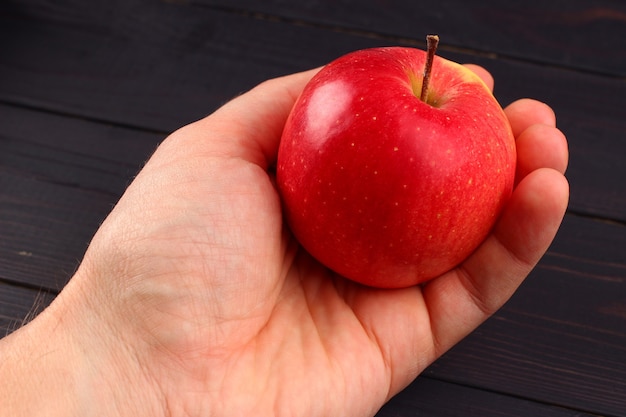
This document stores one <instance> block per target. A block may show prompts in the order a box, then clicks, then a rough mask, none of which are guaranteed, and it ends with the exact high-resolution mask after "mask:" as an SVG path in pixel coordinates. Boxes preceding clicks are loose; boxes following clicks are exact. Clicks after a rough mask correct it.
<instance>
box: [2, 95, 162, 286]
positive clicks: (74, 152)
mask: <svg viewBox="0 0 626 417" xmlns="http://www.w3.org/2000/svg"><path fill="white" fill-rule="evenodd" d="M0 126H2V132H1V133H0V149H1V152H0V236H1V237H2V239H0V279H4V280H10V281H12V282H22V283H27V284H30V285H37V286H43V287H45V288H48V289H60V288H62V287H63V285H64V284H65V282H66V281H67V279H68V278H69V277H70V276H71V274H72V273H73V271H74V269H75V268H76V266H77V264H78V262H79V260H80V259H81V258H82V254H83V252H84V250H85V249H86V247H87V244H88V242H89V241H90V240H91V237H92V235H93V233H95V231H96V229H97V228H98V225H99V224H100V223H101V222H102V220H103V219H104V218H105V216H106V215H107V214H108V212H109V211H110V209H111V207H112V206H113V205H114V204H115V202H116V201H117V200H118V198H119V196H120V195H121V194H122V193H123V191H124V189H125V188H126V186H127V184H128V183H129V182H130V180H131V179H132V177H133V176H134V175H135V174H136V173H137V171H138V170H139V168H140V166H141V165H142V163H143V161H145V160H146V159H147V158H148V157H149V156H150V154H151V153H152V151H153V150H154V149H155V148H156V146H157V143H158V142H159V141H160V140H161V139H162V137H163V135H162V134H156V133H150V132H142V131H136V130H131V129H126V128H121V127H115V126H110V125H102V124H97V123H93V122H90V121H87V120H81V119H74V118H69V117H61V116H58V115H53V114H46V113H42V112H37V111H30V110H24V109H19V108H12V107H9V106H5V105H0Z"/></svg>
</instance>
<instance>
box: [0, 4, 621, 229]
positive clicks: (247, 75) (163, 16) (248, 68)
mask: <svg viewBox="0 0 626 417" xmlns="http://www.w3.org/2000/svg"><path fill="white" fill-rule="evenodd" d="M50 7H52V6H50ZM85 7H86V6H85ZM85 7H83V8H78V9H77V10H78V11H83V12H84V11H85V10H86V9H85ZM85 13H86V12H85ZM145 13H147V14H148V15H154V18H153V20H150V19H143V20H139V19H138V18H137V17H133V16H139V14H137V13H134V14H133V13H131V14H129V15H126V14H124V15H121V14H122V11H120V12H119V13H117V14H116V15H114V16H110V15H109V14H106V13H104V14H103V15H104V16H107V17H108V18H111V19H112V21H113V22H118V21H121V22H118V23H117V24H115V25H114V24H113V23H109V26H106V25H105V23H103V22H102V21H101V20H93V19H96V18H97V16H91V15H88V16H83V15H82V14H80V13H79V12H77V11H72V12H70V11H68V10H65V9H61V10H58V11H57V14H56V15H52V16H53V17H54V19H56V20H51V19H52V18H51V17H48V20H46V21H40V20H35V17H37V18H40V19H44V17H45V16H39V15H36V16H35V17H32V16H31V17H28V15H23V14H19V15H8V16H7V15H4V16H2V17H0V25H2V27H4V28H5V31H7V33H10V34H11V36H10V38H11V39H12V40H13V41H12V43H11V45H4V46H5V47H4V48H3V50H4V51H5V52H4V53H3V54H2V55H1V56H0V100H4V101H5V102H8V103H19V104H21V105H28V106H36V107H38V108H43V109H51V110H53V111H57V112H64V113H69V114H74V115H78V116H80V117H87V118H93V119H96V120H102V121H108V122H112V123H116V124H124V125H133V126H141V127H145V128H148V129H152V130H162V131H169V130H173V129H175V128H177V127H179V126H181V125H183V124H185V123H187V122H189V121H191V120H194V119H197V118H199V117H202V116H203V115H205V114H207V113H209V112H210V111H212V110H213V109H215V108H216V107H218V106H219V105H220V104H222V103H223V102H224V101H226V100H227V99H229V98H230V97H233V96H234V95H237V94H238V93H239V92H241V91H243V90H246V89H248V88H250V87H252V86H253V85H254V84H256V83H257V82H260V81H261V80H263V79H265V78H268V77H272V76H276V75H279V74H282V73H286V72H292V71H296V70H300V69H305V68H309V67H312V66H315V65H319V64H322V63H325V62H327V61H328V60H330V59H332V58H334V57H336V56H338V55H340V54H341V53H344V52H347V51H350V50H354V49H359V48H363V47H369V46H375V45H377V44H379V42H380V40H376V39H370V38H367V37H363V36H358V35H349V34H345V33H335V32H330V31H328V30H324V29H319V28H313V27H308V26H297V25H292V24H288V23H282V22H270V21H264V20H258V19H254V18H251V17H246V16H238V15H233V14H229V13H224V12H219V11H215V10H210V9H202V8H192V7H189V6H185V5H180V4H164V3H151V4H150V5H146V10H145V12H144V14H141V16H144V15H145ZM59 15H60V16H61V17H59ZM46 16H47V15H46ZM88 18H92V20H93V21H90V20H88ZM81 19H87V20H81ZM154 19H158V20H154ZM98 25H100V26H98ZM103 25H105V26H103ZM92 26H93V27H95V28H97V30H96V29H93V30H90V31H88V30H87V29H86V28H91V27H92ZM131 27H132V30H131V29H130V28H131ZM181 28H182V29H181ZM181 30H182V31H183V33H181V34H178V32H179V31H181ZM173 33H175V34H177V35H176V36H172V34H173ZM5 38H7V37H5ZM44 40H45V41H44ZM303 45H306V47H303ZM443 55H444V56H446V57H448V58H451V59H455V60H458V61H461V62H465V61H473V62H477V63H479V64H482V65H484V66H486V67H487V68H489V69H490V70H491V71H492V72H493V74H494V75H495V77H496V84H497V85H496V95H497V97H498V98H499V100H500V101H501V102H502V103H509V102H511V101H512V100H514V99H517V98H520V97H528V96H530V97H535V98H537V99H540V100H543V101H545V102H547V103H549V104H551V105H552V106H553V107H554V109H555V111H556V113H557V116H558V119H559V126H560V127H561V128H562V129H563V130H564V132H565V133H566V134H567V135H568V138H569V141H570V150H571V164H570V169H569V172H568V176H569V178H570V180H571V182H572V198H571V205H570V207H571V209H572V210H573V211H575V212H578V213H583V214H588V215H592V216H597V217H605V218H609V219H613V220H617V221H622V222H624V221H626V192H625V191H626V188H625V186H624V184H623V181H621V179H622V178H626V164H623V163H622V159H623V155H626V141H625V140H623V138H624V135H625V133H624V132H626V118H624V117H623V109H624V108H626V83H624V82H623V81H621V80H616V79H611V78H607V77H602V76H598V75H592V74H582V73H579V72H573V71H565V70H560V69H555V68H546V67H544V66H541V65H534V64H529V63H520V62H515V61H510V60H502V59H490V58H488V57H478V56H473V55H467V54H461V53H446V52H444V53H443Z"/></svg>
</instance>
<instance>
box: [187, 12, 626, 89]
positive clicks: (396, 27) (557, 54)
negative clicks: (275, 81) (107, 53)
mask: <svg viewBox="0 0 626 417" xmlns="http://www.w3.org/2000/svg"><path fill="white" fill-rule="evenodd" d="M192 3H196V4H201V5H205V6H209V7H215V8H219V9H220V10H229V11H232V12H233V13H235V12H244V13H247V14H253V13H254V12H257V14H256V16H257V17H258V18H264V19H270V18H271V19H277V18H279V19H284V20H288V21H294V22H298V23H300V24H303V23H306V24H310V25H319V26H323V27H326V28H329V29H332V30H337V31H360V32H363V33H364V34H370V35H371V36H379V37H382V38H385V39H389V40H391V41H394V40H395V39H398V38H399V39H402V40H405V39H407V40H413V41H414V42H417V43H418V44H423V42H424V36H425V35H426V34H427V33H438V34H439V35H440V36H441V38H442V39H443V41H444V44H443V45H442V47H443V48H445V47H446V45H447V46H448V47H454V48H461V49H471V50H475V51H476V52H477V53H488V54H497V55H499V56H501V57H507V58H514V59H519V60H524V61H539V62H543V63H546V64H551V65H556V66H564V67H568V68H572V69H578V70H584V71H592V72H599V73H603V74H610V75H613V76H621V77H623V76H624V75H626V66H624V60H625V58H626V56H625V54H626V51H625V50H624V39H626V25H625V24H624V21H626V4H624V2H620V1H616V0H600V1H598V0H594V1H591V0H586V1H582V0H577V1H565V0H558V1H555V0H552V1H524V2H502V1H498V0H486V1H481V2H467V1H463V0H444V1H441V0H439V1H431V2H420V1H406V0H387V1H385V2H381V1H377V0H364V1H359V2H354V1H350V0H337V1H333V2H287V1H283V0H270V1H263V2H259V1H255V0H192Z"/></svg>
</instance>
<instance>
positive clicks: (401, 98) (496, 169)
mask: <svg viewBox="0 0 626 417" xmlns="http://www.w3.org/2000/svg"><path fill="white" fill-rule="evenodd" d="M425 61H426V53H425V52H424V51H421V50H418V49H413V48H403V47H388V48H374V49H365V50H361V51H356V52H353V53H350V54H347V55H344V56H343V57H341V58H338V59H337V60H335V61H333V62H331V63H330V64H328V65H327V66H325V67H324V68H323V69H322V70H321V71H320V72H319V73H318V74H316V75H315V76H314V78H313V79H312V80H311V81H310V82H309V83H308V84H307V85H306V87H305V88H304V90H303V92H302V93H301V95H300V96H299V98H298V100H297V101H296V104H295V105H294V107H293V109H292V111H291V113H290V115H289V118H288V120H287V122H286V125H285V127H284V131H283V134H282V138H281V142H280V147H279V152H278V160H277V167H276V169H277V171H276V175H277V185H278V189H279V193H280V195H281V199H282V202H283V208H284V215H285V217H286V220H287V222H288V224H289V227H290V229H291V231H292V232H293V234H294V235H295V237H296V239H297V240H298V241H299V242H300V244H301V245H302V246H303V247H304V248H305V249H306V250H307V251H308V252H309V253H310V254H311V255H312V256H313V257H314V258H316V259H317V260H318V261H319V262H321V263H322V264H324V265H325V266H326V267H328V268H330V269H332V270H333V271H335V272H336V273H338V274H340V275H342V276H344V277H346V278H348V279H350V280H353V281H356V282H359V283H362V284H365V285H368V286H372V287H379V288H402V287H408V286H412V285H415V284H419V283H422V282H424V281H427V280H429V279H432V278H434V277H436V276H438V275H440V274H443V273H445V272H447V271H449V270H451V269H453V268H454V267H455V266H457V265H458V264H459V263H460V262H462V261H463V260H464V259H466V258H467V257H468V256H469V255H470V254H471V253H472V252H473V251H474V250H475V249H476V248H477V247H478V246H479V245H480V243H481V242H483V241H484V239H485V238H486V237H487V235H488V234H489V233H490V231H491V229H492V228H493V225H494V223H495V222H496V220H497V219H498V216H499V214H500V213H501V211H502V209H503V207H504V205H505V204H506V202H507V200H508V199H509V197H510V195H511V192H512V189H513V185H514V179H515V162H516V152H515V140H514V138H513V134H512V132H511V128H510V125H509V123H508V120H507V118H506V116H505V115H504V112H503V110H502V108H501V107H500V105H499V104H498V102H497V101H496V99H495V98H494V97H493V95H492V93H491V92H490V90H489V89H488V87H487V86H486V85H485V84H484V83H483V82H482V80H480V78H479V77H478V76H476V75H475V74H474V73H473V72H471V71H470V70H469V69H467V68H465V67H463V66H462V65H459V64H456V63H454V62H451V61H448V60H446V59H443V58H441V57H438V56H435V59H434V62H433V67H432V73H431V79H430V84H429V94H428V98H427V100H426V102H424V101H421V100H420V99H419V94H420V91H421V84H422V78H423V71H424V64H425Z"/></svg>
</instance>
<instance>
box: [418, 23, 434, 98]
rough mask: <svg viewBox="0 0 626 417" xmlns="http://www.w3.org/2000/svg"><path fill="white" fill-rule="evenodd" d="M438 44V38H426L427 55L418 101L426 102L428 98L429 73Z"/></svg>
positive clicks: (431, 36) (432, 36) (430, 36)
mask: <svg viewBox="0 0 626 417" xmlns="http://www.w3.org/2000/svg"><path fill="white" fill-rule="evenodd" d="M438 44H439V36H437V35H428V36H426V47H427V51H428V55H427V56H426V65H425V66H424V78H423V80H422V93H421V94H420V100H422V101H423V102H426V99H427V97H428V84H429V83H430V73H431V72H432V69H433V59H434V58H435V52H436V51H437V45H438Z"/></svg>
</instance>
